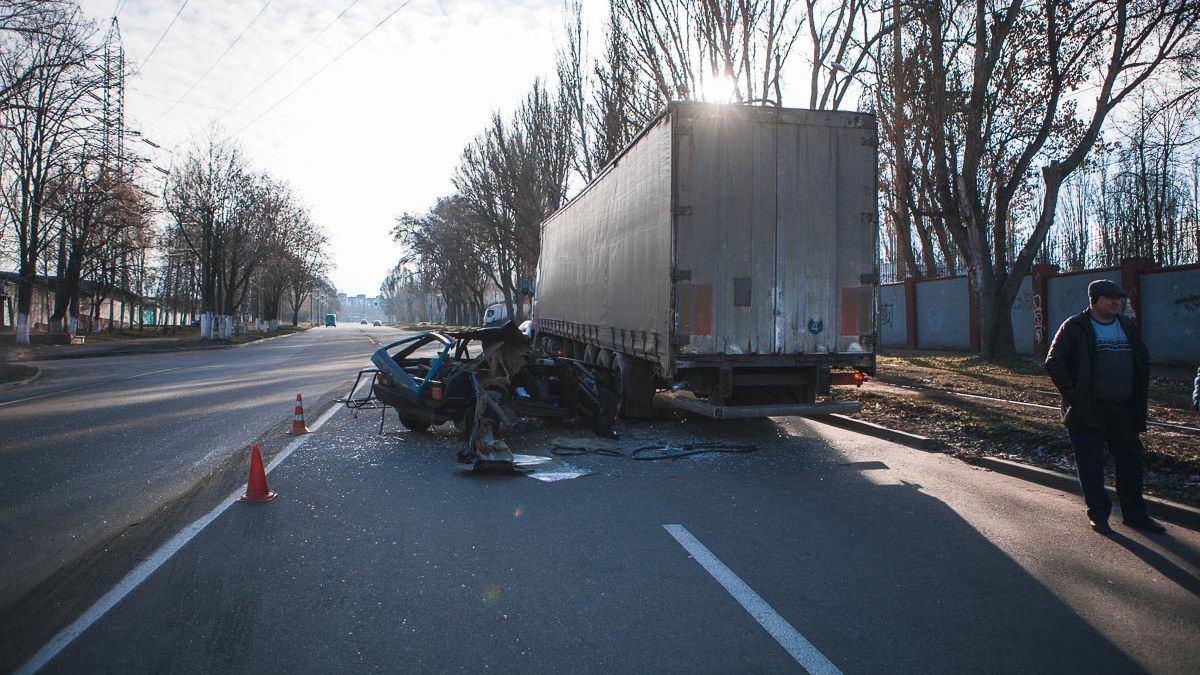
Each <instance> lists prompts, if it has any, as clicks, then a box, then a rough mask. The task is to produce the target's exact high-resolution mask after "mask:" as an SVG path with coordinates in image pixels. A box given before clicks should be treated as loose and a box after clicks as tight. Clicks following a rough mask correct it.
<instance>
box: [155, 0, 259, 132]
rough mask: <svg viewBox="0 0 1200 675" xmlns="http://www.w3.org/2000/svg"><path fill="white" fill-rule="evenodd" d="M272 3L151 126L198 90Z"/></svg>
mask: <svg viewBox="0 0 1200 675" xmlns="http://www.w3.org/2000/svg"><path fill="white" fill-rule="evenodd" d="M272 2H274V0H267V1H266V2H264V3H263V6H262V7H261V8H259V10H258V13H257V14H255V15H254V18H253V19H250V23H248V24H246V27H245V28H243V29H242V32H240V33H238V35H237V37H235V38H233V42H230V43H229V46H227V47H225V51H223V52H221V55H220V56H218V57H217V59H216V60H215V61H213V62H212V65H210V66H209V67H208V70H205V71H204V72H203V73H202V74H201V75H200V77H199V78H198V79H197V80H196V81H195V82H193V83H192V86H190V87H188V90H187V91H185V92H183V96H180V97H179V99H178V100H177V101H175V103H173V104H171V107H169V108H167V109H166V110H164V111H163V112H162V114H160V115H159V116H158V117H156V118H155V119H154V121H153V122H151V123H150V126H154V125H155V124H158V122H159V121H160V120H162V118H164V117H166V116H167V114H168V113H170V112H171V111H172V110H174V109H175V106H177V105H179V104H180V103H182V102H183V100H184V99H185V98H187V97H188V95H189V94H191V93H192V91H193V90H194V89H195V88H196V86H197V85H199V84H200V83H201V82H203V81H204V78H206V77H208V74H209V73H211V72H212V71H213V68H216V67H217V64H218V63H220V62H221V59H224V58H225V55H226V54H228V53H229V50H231V49H233V47H234V46H235V45H236V44H237V43H238V42H239V41H240V40H241V39H242V36H243V35H245V34H246V31H248V30H250V27H251V26H253V25H254V22H255V21H258V17H260V16H262V14H263V12H265V11H267V8H268V7H270V6H271V3H272Z"/></svg>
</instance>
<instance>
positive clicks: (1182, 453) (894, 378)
mask: <svg viewBox="0 0 1200 675" xmlns="http://www.w3.org/2000/svg"><path fill="white" fill-rule="evenodd" d="M879 366H880V367H879V371H878V372H879V376H878V378H877V379H876V380H874V381H872V382H869V383H868V384H867V385H866V386H864V387H863V388H862V389H861V390H860V391H859V392H858V393H859V398H860V400H862V402H863V410H862V412H861V413H859V414H858V415H857V416H858V417H860V418H861V419H864V420H867V421H869V422H874V423H876V424H881V425H883V426H887V427H892V428H895V429H901V430H904V431H910V432H913V433H918V434H921V435H924V436H929V437H931V438H936V439H938V440H940V441H943V442H945V443H947V444H948V445H950V446H951V447H953V448H955V449H956V454H958V455H960V456H962V457H963V458H964V459H968V460H969V459H970V458H971V457H973V456H980V455H986V456H991V457H1001V458H1004V459H1010V460H1014V461H1018V462H1024V463H1027V464H1033V465H1036V466H1041V467H1043V468H1048V469H1053V470H1056V471H1062V472H1065V473H1074V472H1075V465H1074V460H1073V457H1072V454H1071V443H1070V440H1069V439H1068V437H1067V432H1066V429H1065V428H1064V427H1063V426H1062V423H1061V419H1060V416H1059V413H1058V411H1057V410H1044V409H1038V408H1030V407H1027V406H1015V405H1013V404H1010V403H1003V402H995V401H983V400H979V399H961V398H954V397H952V396H948V395H946V394H945V393H941V392H952V393H962V394H974V395H979V396H991V397H995V398H999V399H1006V400H1009V401H1023V402H1026V403H1037V404H1041V405H1057V403H1058V394H1057V393H1056V391H1055V390H1054V386H1053V384H1052V383H1051V382H1050V379H1049V377H1047V376H1046V375H1045V372H1044V371H1043V370H1042V369H1041V364H1040V363H1039V362H1037V361H1034V360H1033V359H1020V358H1018V359H1010V360H1007V361H1000V362H986V361H982V360H981V359H979V357H978V356H975V355H967V354H948V353H938V354H927V353H888V354H883V355H881V356H880V357H879ZM1151 376H1152V384H1151V390H1150V399H1151V400H1150V417H1151V419H1155V420H1159V421H1164V422H1171V423H1175V424H1183V425H1188V426H1193V427H1195V426H1200V415H1196V414H1195V413H1193V412H1190V411H1189V410H1188V409H1187V405H1188V403H1189V402H1190V400H1189V397H1190V393H1191V373H1189V372H1188V369H1182V368H1169V367H1163V368H1158V367H1156V368H1154V369H1153V370H1152V373H1151ZM889 385H893V386H889ZM896 385H898V386H896ZM900 387H906V388H905V389H902V388H900ZM907 387H916V388H918V389H917V390H914V389H908V388H907ZM1142 443H1143V445H1145V447H1146V456H1145V466H1146V474H1145V478H1146V492H1147V494H1155V495H1158V496H1161V497H1165V498H1168V499H1174V500H1178V501H1183V502H1188V503H1191V504H1198V505H1200V435H1196V434H1189V433H1186V432H1181V431H1176V430H1171V429H1164V428H1161V427H1151V428H1150V430H1149V431H1148V432H1146V433H1145V434H1143V435H1142ZM1110 470H1111V467H1110Z"/></svg>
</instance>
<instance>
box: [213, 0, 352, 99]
mask: <svg viewBox="0 0 1200 675" xmlns="http://www.w3.org/2000/svg"><path fill="white" fill-rule="evenodd" d="M360 2H362V0H354V1H353V2H351V3H350V4H349V5H347V6H346V8H345V9H343V10H342V11H341V12H340V13H338V15H337V16H335V17H333V20H332V21H330V22H329V23H327V24H325V27H324V28H322V29H321V30H319V31H317V34H316V35H313V36H312V37H311V38H309V39H308V41H307V42H305V43H304V44H303V45H300V48H299V49H297V50H296V51H295V52H294V53H293V54H292V55H291V56H289V57H288V59H287V60H286V61H284V62H283V63H282V64H280V66H279V67H278V68H276V69H275V70H274V71H272V72H271V74H270V75H268V76H267V77H266V78H265V79H264V80H263V81H262V82H259V83H258V84H257V85H255V86H254V88H253V89H251V90H250V91H249V92H248V93H247V94H246V95H245V96H243V97H241V98H240V99H238V102H237V103H234V104H233V105H231V106H229V109H228V110H226V111H225V112H223V113H221V117H218V118H217V119H218V120H220V119H221V118H223V117H225V116H226V115H228V114H229V113H231V112H233V110H234V109H235V108H237V107H238V106H240V105H241V104H243V103H245V102H246V99H248V98H250V97H251V96H253V95H254V94H255V93H256V92H257V91H258V90H259V89H262V88H263V86H264V85H266V84H267V83H268V82H270V81H271V80H272V79H274V77H275V76H276V75H278V74H279V71H281V70H283V69H284V68H286V67H287V66H288V64H290V63H291V62H292V61H295V60H296V57H297V56H300V53H301V52H303V51H304V50H305V49H308V46H309V45H311V44H312V43H314V42H316V41H317V39H319V38H320V37H321V36H322V35H324V34H325V31H327V30H329V28H330V27H331V26H333V24H335V23H337V22H338V20H340V19H341V18H342V17H343V16H345V15H346V12H349V11H350V10H351V9H353V8H354V6H355V5H357V4H358V3H360Z"/></svg>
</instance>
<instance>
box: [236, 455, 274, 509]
mask: <svg viewBox="0 0 1200 675" xmlns="http://www.w3.org/2000/svg"><path fill="white" fill-rule="evenodd" d="M275 496H276V495H275V493H274V492H271V491H270V490H268V489H267V472H266V471H264V470H263V461H262V453H260V452H259V451H258V443H255V444H254V445H251V446H250V478H248V479H247V480H246V494H244V495H242V496H241V497H238V501H239V502H269V501H271V500H272V499H275Z"/></svg>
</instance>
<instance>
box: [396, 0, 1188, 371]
mask: <svg viewBox="0 0 1200 675" xmlns="http://www.w3.org/2000/svg"><path fill="white" fill-rule="evenodd" d="M565 15H566V21H565V31H564V36H563V39H562V40H561V47H560V50H559V54H558V68H557V73H556V78H555V80H554V81H553V82H550V83H548V82H544V81H542V80H535V82H534V84H533V87H532V89H531V91H530V92H529V94H528V95H527V96H526V97H525V99H524V101H523V102H522V103H521V104H520V105H519V106H518V108H517V110H516V111H514V112H513V113H512V115H511V116H509V117H507V118H506V117H504V116H502V115H500V114H498V113H497V114H494V115H493V118H492V120H491V122H490V124H489V125H488V126H487V127H486V128H485V129H484V130H483V131H482V132H481V133H480V134H479V136H477V137H476V139H475V140H474V141H472V142H471V143H470V144H469V145H468V146H467V148H466V149H465V150H464V152H463V155H462V160H461V162H460V165H459V168H458V169H457V170H456V172H455V174H454V187H455V190H456V192H455V193H454V194H452V195H449V196H447V197H444V198H442V199H440V200H438V202H437V203H436V204H435V206H434V207H433V208H432V209H430V211H428V212H427V213H424V214H405V215H403V216H401V217H400V218H399V219H398V221H397V224H396V227H395V228H394V229H393V235H394V236H395V237H396V239H397V240H398V241H400V242H401V243H402V244H404V245H405V246H406V248H407V250H408V251H409V252H410V253H409V255H408V256H407V257H406V258H404V259H402V260H401V261H400V262H399V264H398V265H397V267H396V269H395V270H393V274H392V275H391V276H389V281H388V282H386V283H385V288H384V289H383V290H384V292H385V296H386V294H388V293H392V294H393V295H395V296H396V297H401V296H406V297H407V296H412V295H420V294H421V293H429V292H434V293H437V294H440V296H441V298H443V299H444V301H445V302H446V304H447V309H448V310H450V315H451V316H452V317H453V319H452V320H454V321H456V322H457V321H461V322H464V323H474V321H475V318H476V317H478V316H479V310H480V309H481V305H482V299H483V294H484V291H485V289H486V288H487V287H488V286H489V285H494V286H495V287H496V288H498V289H500V291H501V293H502V294H503V297H504V300H505V304H507V305H508V308H509V310H510V315H513V316H519V311H520V305H519V302H518V301H519V286H520V280H521V279H527V278H531V275H532V270H533V269H534V268H535V266H536V261H537V256H538V225H539V224H540V222H541V221H542V220H544V219H545V218H546V217H547V216H548V215H550V214H551V213H553V211H554V210H556V209H557V208H559V207H560V206H561V205H562V203H563V202H564V200H565V199H566V197H567V194H568V189H567V186H568V185H576V186H578V185H579V184H582V183H584V182H586V181H589V180H591V179H592V178H593V177H595V176H596V175H597V174H598V173H599V172H600V170H601V169H602V168H603V167H604V166H605V164H607V163H608V162H609V161H610V160H611V159H612V158H613V157H614V156H615V155H616V154H617V153H618V152H619V151H620V150H621V149H622V148H623V147H625V145H626V144H627V143H628V142H629V141H630V140H631V139H632V138H633V136H634V135H635V134H636V133H637V131H638V130H639V129H640V128H641V127H642V126H643V125H645V124H646V123H647V122H648V121H649V120H650V119H651V118H652V117H653V116H654V115H655V114H656V113H657V112H658V111H659V110H660V109H661V108H662V107H663V106H664V105H665V104H666V103H667V102H668V101H671V100H709V101H719V102H723V101H731V102H740V103H746V104H753V105H765V106H774V105H792V106H798V107H809V108H812V109H829V110H835V109H844V108H846V107H849V106H857V107H858V109H860V110H863V111H866V112H871V113H874V114H875V115H876V116H877V117H878V119H879V124H880V131H881V134H880V143H881V147H880V155H881V163H882V166H881V207H882V209H881V210H882V212H883V213H884V221H883V227H884V228H885V232H886V234H887V235H888V236H886V237H885V240H887V241H891V242H894V247H893V248H892V250H891V251H890V253H891V254H893V255H894V256H895V258H896V262H897V264H898V265H899V266H900V268H901V273H902V275H919V274H920V273H921V272H922V268H921V267H920V266H918V260H919V259H921V258H924V259H925V260H927V261H933V260H937V259H940V260H942V261H943V264H945V263H949V264H954V262H955V261H960V262H961V265H962V268H963V269H964V270H965V271H966V273H967V274H968V276H969V278H970V280H971V288H972V292H973V293H975V295H976V300H977V302H978V306H979V308H980V312H979V321H980V329H981V330H980V335H981V343H982V352H983V355H984V356H985V357H989V358H990V357H997V356H1005V355H1008V354H1011V353H1012V352H1013V351H1014V347H1013V336H1012V330H1011V324H1010V322H1009V316H1010V310H1011V307H1012V304H1013V301H1014V299H1015V297H1016V294H1017V291H1018V289H1019V287H1020V283H1021V280H1022V278H1023V277H1024V276H1025V275H1027V274H1028V273H1029V271H1030V269H1031V267H1032V265H1033V263H1034V261H1035V258H1036V256H1037V254H1038V252H1039V251H1040V250H1042V249H1043V248H1044V245H1045V243H1046V242H1047V239H1048V237H1049V235H1050V233H1051V232H1057V231H1058V230H1056V229H1055V223H1056V218H1055V217H1056V213H1057V211H1058V206H1059V199H1060V193H1061V191H1062V188H1063V185H1064V182H1065V181H1067V180H1068V179H1069V178H1070V177H1071V176H1072V175H1074V174H1075V173H1077V172H1080V171H1081V169H1086V168H1087V167H1088V166H1089V163H1090V162H1091V161H1092V160H1093V159H1094V156H1095V154H1096V153H1097V151H1098V149H1100V150H1102V149H1104V148H1106V147H1109V143H1108V141H1107V140H1106V137H1105V131H1106V130H1107V129H1108V128H1109V127H1110V126H1112V124H1113V120H1120V119H1124V117H1123V115H1127V114H1128V107H1129V104H1130V103H1131V101H1132V100H1133V99H1134V98H1136V97H1138V96H1140V95H1141V94H1142V93H1143V92H1144V91H1146V90H1147V89H1148V88H1152V89H1155V90H1157V91H1169V92H1171V95H1170V96H1168V97H1167V98H1168V99H1169V100H1168V101H1167V102H1172V101H1183V100H1186V99H1187V98H1188V97H1189V96H1192V95H1194V94H1195V92H1196V86H1197V73H1198V71H1197V65H1198V63H1197V60H1196V59H1197V58H1198V56H1200V30H1198V28H1200V26H1198V23H1200V3H1196V2H1189V1H1187V0H1151V1H1148V2H1129V1H1127V0H1099V1H1093V0H1086V1H1084V0H1080V1H1075V0H1003V1H1001V0H973V1H969V2H968V1H966V0H936V1H933V2H907V1H899V0H898V1H895V2H883V1H872V0H843V1H841V2H821V1H818V0H719V1H709V0H610V2H609V4H608V16H607V22H606V25H605V26H604V30H603V36H602V39H601V40H599V44H597V45H596V48H595V49H593V48H592V45H591V44H590V42H589V34H588V32H587V31H586V30H584V28H583V26H584V23H585V22H584V21H583V20H582V12H581V8H580V4H579V2H577V1H576V0H569V1H568V3H567V5H566V12H565ZM914 233H915V235H916V236H915V237H914ZM418 262H419V264H418Z"/></svg>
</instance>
